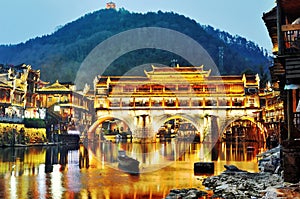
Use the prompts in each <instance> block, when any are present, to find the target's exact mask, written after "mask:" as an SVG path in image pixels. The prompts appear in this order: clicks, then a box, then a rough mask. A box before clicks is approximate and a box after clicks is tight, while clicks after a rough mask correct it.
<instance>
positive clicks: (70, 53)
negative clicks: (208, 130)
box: [0, 9, 269, 82]
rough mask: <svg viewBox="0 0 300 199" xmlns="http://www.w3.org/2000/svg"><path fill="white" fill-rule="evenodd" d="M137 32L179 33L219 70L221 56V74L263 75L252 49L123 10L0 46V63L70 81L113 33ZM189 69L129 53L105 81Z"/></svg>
mask: <svg viewBox="0 0 300 199" xmlns="http://www.w3.org/2000/svg"><path fill="white" fill-rule="evenodd" d="M140 27H162V28H168V29H172V30H176V31H179V32H181V33H183V34H186V35H188V36H189V37H191V38H193V39H194V40H196V41H197V42H199V44H201V45H202V46H203V47H204V49H206V50H207V52H208V53H209V54H210V56H211V57H212V58H213V60H214V61H215V63H216V64H217V65H219V64H218V63H220V60H219V51H220V50H219V49H220V47H221V48H222V51H223V52H224V57H223V64H222V65H220V66H219V71H220V72H221V74H241V73H243V72H245V71H247V72H248V73H249V72H254V73H260V74H262V73H264V72H267V71H268V70H267V69H268V66H269V59H268V57H267V56H266V52H265V51H264V50H263V49H261V48H260V47H259V46H258V45H257V44H255V43H254V42H252V41H248V40H247V39H245V38H242V37H239V36H233V35H230V34H229V33H227V32H223V31H221V30H216V29H214V28H213V27H211V26H203V25H201V24H199V23H198V22H196V21H195V20H192V19H190V18H187V17H185V16H183V15H179V14H176V13H172V12H171V13H170V12H168V13H163V12H160V11H159V12H157V13H154V12H149V13H146V14H140V13H131V12H129V11H127V10H125V9H119V10H112V9H110V10H106V9H105V10H99V11H95V12H93V13H89V14H86V15H85V16H82V17H81V18H79V19H77V20H75V21H73V22H70V23H68V24H66V25H64V26H62V27H60V28H59V29H58V30H56V31H55V32H54V33H52V34H49V35H45V36H42V37H37V38H34V39H30V40H28V41H26V42H24V43H20V44H17V45H1V46H0V63H3V64H14V65H18V64H20V63H26V64H30V65H32V67H33V68H35V69H40V70H41V78H42V79H43V80H45V81H50V82H53V81H55V80H56V79H58V80H60V81H74V78H75V77H76V73H77V70H78V68H79V67H80V64H81V63H82V61H83V60H84V59H85V57H86V56H87V55H88V54H89V53H90V52H91V50H92V49H93V48H94V47H95V46H96V45H98V44H99V43H101V42H102V41H104V40H105V39H107V38H109V37H111V36H113V35H116V34H117V33H120V32H123V31H126V30H130V29H134V28H140ZM174 59H176V60H178V63H179V64H180V65H188V64H189V63H187V61H186V60H184V59H182V58H181V57H179V56H177V55H174V54H172V53H170V52H166V51H163V50H155V49H143V50H137V51H132V52H130V53H127V54H125V55H124V56H121V57H120V58H119V59H117V60H115V61H114V62H113V63H112V64H111V65H110V66H109V67H108V69H107V70H106V72H105V73H106V74H107V75H112V74H113V75H122V74H124V73H125V72H126V71H128V70H130V68H132V67H134V66H137V65H141V64H144V63H161V64H164V65H169V64H170V61H171V60H174Z"/></svg>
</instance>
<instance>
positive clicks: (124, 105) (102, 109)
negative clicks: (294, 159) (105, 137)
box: [88, 66, 283, 142]
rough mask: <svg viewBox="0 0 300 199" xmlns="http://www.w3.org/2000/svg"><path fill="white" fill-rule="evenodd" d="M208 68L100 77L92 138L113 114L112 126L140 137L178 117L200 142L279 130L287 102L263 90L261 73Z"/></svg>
mask: <svg viewBox="0 0 300 199" xmlns="http://www.w3.org/2000/svg"><path fill="white" fill-rule="evenodd" d="M210 73H211V71H210V70H204V69H203V66H199V67H179V66H177V67H155V66H152V71H149V72H147V71H145V76H98V77H96V79H95V103H94V108H95V110H96V115H97V121H96V122H95V123H94V124H93V125H92V126H91V128H90V129H89V132H88V134H89V137H92V136H93V134H94V133H95V132H96V129H97V127H99V126H102V124H103V123H104V122H107V121H112V120H114V119H117V120H118V121H121V122H119V123H118V124H117V125H115V127H114V128H117V130H118V131H119V130H121V131H129V130H130V132H131V133H132V136H133V139H135V140H138V141H139V140H140V141H152V140H155V138H156V135H157V133H158V132H159V131H160V129H161V128H162V127H163V126H164V125H165V124H166V123H168V121H177V122H178V125H176V122H175V125H176V126H177V127H178V126H180V124H182V123H190V124H191V125H193V127H194V129H195V130H196V132H197V133H198V134H199V135H200V141H209V142H210V141H216V140H219V139H221V138H222V137H223V138H224V136H225V135H227V134H231V135H232V134H235V135H236V137H239V136H240V137H244V138H245V137H246V138H248V139H250V140H262V141H263V140H264V139H265V137H266V134H267V133H268V131H273V130H274V131H276V128H277V126H274V124H275V122H276V121H279V120H280V119H282V117H283V106H282V103H281V102H278V101H276V99H277V94H276V93H275V92H274V91H272V90H271V89H269V90H268V89H265V90H261V89H260V83H259V82H260V78H259V76H258V75H231V76H212V75H210ZM173 126H174V123H173ZM120 128H121V129H120ZM178 128H179V129H180V127H178ZM235 131H236V132H235ZM242 131H243V132H242Z"/></svg>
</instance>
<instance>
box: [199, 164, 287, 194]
mask: <svg viewBox="0 0 300 199" xmlns="http://www.w3.org/2000/svg"><path fill="white" fill-rule="evenodd" d="M225 168H226V169H227V170H226V171H224V172H223V173H221V174H220V175H218V176H212V177H208V178H206V179H204V180H203V182H202V184H203V185H204V186H205V187H207V188H209V189H211V190H213V192H214V196H213V197H220V198H224V199H226V198H243V199H245V198H250V199H254V198H263V197H264V196H266V195H269V196H271V197H270V198H272V197H273V198H274V195H277V194H276V191H275V190H276V188H280V187H283V185H284V183H283V180H282V178H281V177H280V176H279V175H277V174H272V173H267V172H261V173H250V172H247V171H243V170H240V169H238V168H237V167H235V166H233V165H230V166H227V165H226V166H225Z"/></svg>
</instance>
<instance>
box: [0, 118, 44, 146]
mask: <svg viewBox="0 0 300 199" xmlns="http://www.w3.org/2000/svg"><path fill="white" fill-rule="evenodd" d="M46 141H47V140H46V129H45V128H27V127H25V125H24V124H9V123H0V146H6V145H14V144H28V143H42V142H46Z"/></svg>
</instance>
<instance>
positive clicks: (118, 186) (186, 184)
mask: <svg viewBox="0 0 300 199" xmlns="http://www.w3.org/2000/svg"><path fill="white" fill-rule="evenodd" d="M120 150H123V151H125V152H126V154H127V155H128V156H130V157H132V158H134V159H137V160H138V161H139V162H140V165H139V166H140V174H139V175H132V174H129V173H126V172H124V171H122V170H119V169H118V160H117V156H118V151H120ZM262 151H264V146H263V145H262V144H260V143H256V142H254V143H236V142H234V143H218V144H216V145H215V146H214V147H212V145H210V144H200V143H184V142H183V143H182V142H179V141H176V140H173V141H170V142H157V143H149V144H139V143H112V142H100V143H89V144H86V145H80V146H78V147H76V146H75V147H70V146H47V147H45V146H43V147H42V146H40V147H37V146H35V147H19V148H18V147H15V148H0V198H21V199H23V198H33V199H34V198H38V199H42V198H54V199H55V198H83V199H84V198H92V199H96V198H97V199H98V198H105V199H108V198H116V199H122V198H123V199H125V198H128V199H129V198H130V199H134V198H153V199H154V198H164V197H166V196H167V194H168V193H169V191H170V190H171V189H175V188H198V189H201V190H205V189H204V187H203V186H202V185H201V180H202V179H203V178H205V177H206V176H207V175H212V174H205V175H195V174H194V163H195V162H211V161H213V162H214V163H215V171H214V175H217V174H219V173H221V172H222V171H224V167H223V166H224V165H225V164H234V165H236V166H238V167H239V168H240V169H244V170H248V171H250V172H257V171H258V166H257V159H256V155H257V154H258V153H260V152H262Z"/></svg>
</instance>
